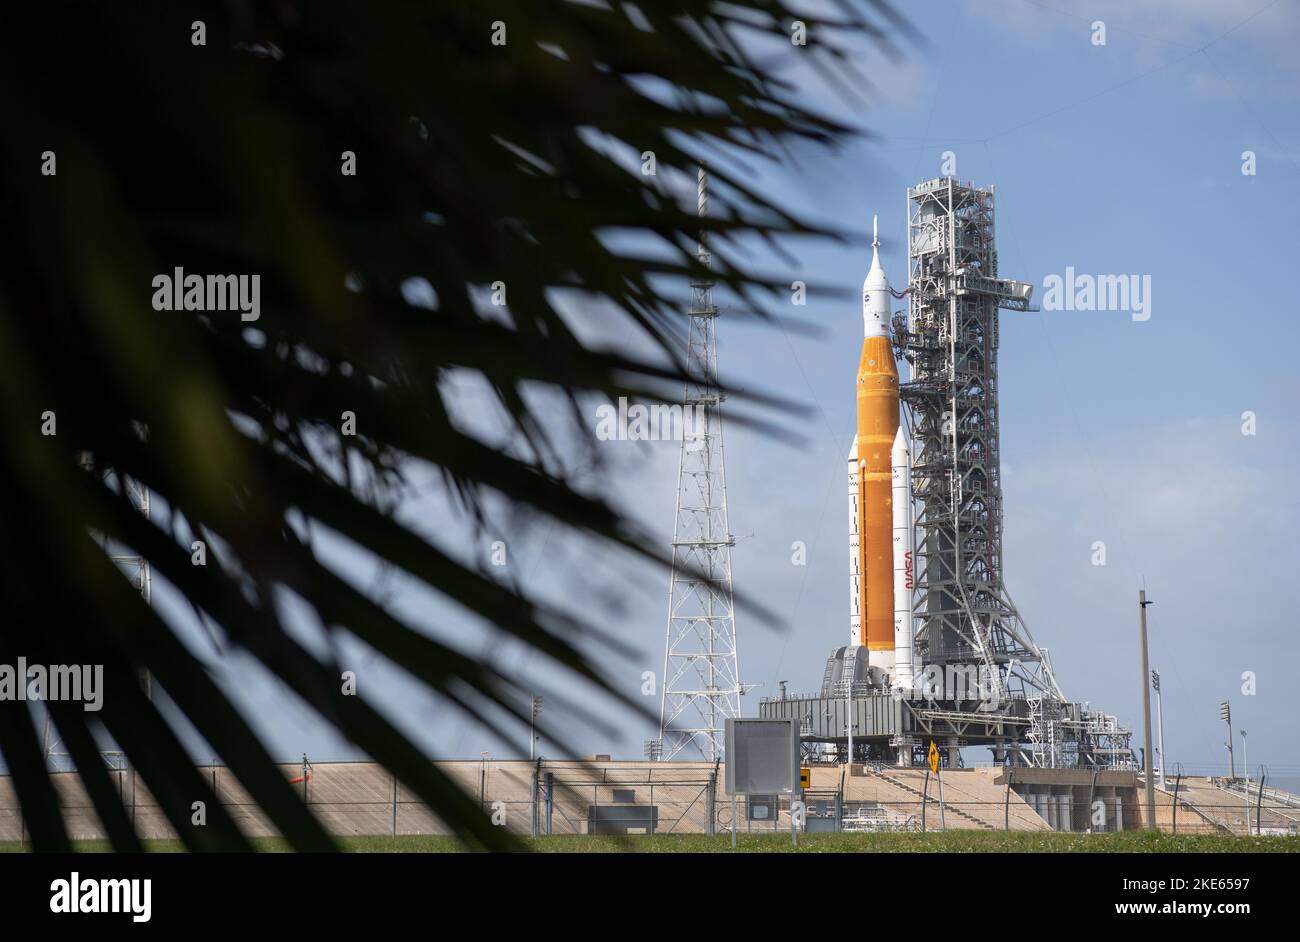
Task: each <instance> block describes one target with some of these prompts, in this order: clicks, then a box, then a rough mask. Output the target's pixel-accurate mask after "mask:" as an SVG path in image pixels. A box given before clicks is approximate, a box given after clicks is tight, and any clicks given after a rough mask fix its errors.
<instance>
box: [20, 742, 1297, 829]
mask: <svg viewBox="0 0 1300 942" xmlns="http://www.w3.org/2000/svg"><path fill="white" fill-rule="evenodd" d="M113 765H115V767H113V768H111V771H110V774H111V777H112V779H113V781H114V783H115V785H116V787H117V790H118V793H119V795H120V798H121V801H122V804H123V806H124V807H126V808H127V809H128V813H129V814H130V816H131V817H132V819H133V820H134V821H135V824H136V829H137V831H138V832H139V833H140V834H141V836H142V837H144V838H146V839H149V838H173V837H175V836H176V828H175V826H174V824H173V822H172V821H171V820H169V818H168V816H167V815H166V814H165V813H164V811H163V809H161V808H160V807H159V806H158V803H157V801H156V800H155V799H154V798H153V796H152V795H151V794H150V793H149V791H148V789H147V788H146V787H145V785H144V783H143V780H142V779H139V778H138V777H137V776H136V775H135V773H134V771H133V770H132V769H131V768H130V767H128V766H126V765H125V763H122V762H120V761H118V762H116V763H113ZM436 765H437V767H438V769H439V771H440V772H441V773H442V774H444V775H446V776H447V778H448V779H450V780H451V782H452V783H454V784H455V785H456V786H457V787H459V788H460V789H461V790H462V791H463V792H465V793H466V794H468V795H470V796H471V797H472V798H473V799H474V800H475V801H476V802H477V804H478V805H479V807H480V808H481V809H482V811H483V813H484V814H485V815H486V816H488V817H489V818H490V819H491V820H492V822H493V823H494V824H496V825H498V826H501V827H505V828H507V829H509V830H510V831H512V832H514V833H516V834H520V835H525V836H526V835H538V836H546V835H565V834H600V833H606V834H629V833H654V834H709V833H713V834H721V833H726V832H729V831H730V830H731V829H732V828H733V822H734V827H735V828H736V829H737V830H738V832H740V833H745V832H750V833H761V832H764V831H775V832H779V833H783V832H788V831H789V830H790V815H791V813H792V798H791V796H784V795H782V796H751V797H748V798H741V799H739V800H737V801H735V802H734V803H733V801H732V799H731V798H730V797H729V796H727V795H726V794H725V787H724V786H725V781H724V780H725V769H724V768H722V767H719V766H713V765H711V764H708V763H702V762H700V763H689V762H685V763H675V762H674V763H667V762H617V761H609V760H607V759H604V757H601V758H600V759H595V760H586V761H568V762H555V761H542V762H527V761H496V760H492V759H490V758H483V759H481V760H479V761H453V762H438V763H436ZM282 770H283V772H284V774H285V776H286V778H287V780H288V781H289V782H290V783H291V784H292V785H293V787H294V788H295V789H299V790H300V793H301V795H302V798H303V801H304V802H305V803H306V804H307V806H308V807H309V808H310V809H311V811H312V813H313V814H315V815H316V816H317V817H318V818H319V819H320V820H321V821H322V822H323V823H324V825H325V827H326V828H327V829H328V830H329V831H330V832H331V833H333V834H336V835H339V836H406V835H439V834H446V833H448V832H449V829H448V828H447V827H446V826H445V825H444V824H443V822H441V821H440V820H439V819H438V817H437V816H436V815H435V814H433V813H432V812H431V811H430V809H429V808H428V807H427V806H426V805H425V804H424V803H423V802H422V801H421V800H420V799H419V798H418V797H417V796H415V795H414V794H412V793H411V792H410V791H409V790H408V789H407V788H406V787H405V786H403V785H401V784H400V783H399V782H397V781H396V780H395V779H394V777H393V776H392V774H391V773H389V772H387V771H386V770H384V769H383V768H382V767H380V766H378V765H376V764H374V763H367V762H354V763H353V762H344V763H317V764H315V765H312V764H311V763H310V762H308V761H306V759H305V758H304V760H303V761H302V762H301V763H296V764H293V765H285V766H282ZM200 772H201V774H202V775H203V777H204V779H205V781H206V783H207V785H208V787H209V788H210V789H211V793H212V794H213V795H215V796H216V800H217V802H218V803H219V805H220V806H221V808H222V809H223V810H224V811H225V812H226V813H227V814H229V815H230V816H231V817H232V818H233V819H234V820H235V821H236V822H237V823H238V824H239V825H240V827H241V828H243V829H244V831H245V832H246V833H248V834H249V835H250V836H254V837H257V836H271V835H274V834H275V833H276V831H275V829H274V828H273V827H272V826H271V824H270V822H269V821H268V820H267V819H266V816H265V815H264V814H263V813H262V812H261V810H260V809H259V808H258V807H257V806H256V804H255V803H254V802H253V801H252V799H251V797H250V796H249V795H248V793H247V792H246V791H245V790H244V789H243V787H242V786H241V785H240V783H239V782H238V780H237V779H236V778H235V776H234V775H233V774H232V773H231V772H230V770H229V769H226V768H225V767H223V766H216V765H214V766H208V767H204V768H202V769H200ZM994 772H995V770H970V771H964V770H953V771H945V772H944V773H943V775H942V778H941V779H940V777H939V776H934V777H931V776H928V775H926V774H924V772H923V771H920V770H896V769H894V770H891V769H886V768H871V767H860V766H855V767H854V768H853V769H851V770H845V769H844V768H843V767H840V768H831V769H820V770H816V775H815V777H814V778H813V779H812V781H811V783H810V785H809V787H807V788H806V789H805V790H803V791H802V792H801V793H799V794H798V795H796V796H794V798H793V813H794V814H795V817H796V822H797V824H798V827H799V829H800V830H801V831H805V832H819V831H939V830H986V831H997V830H1015V831H1049V830H1058V831H1119V830H1136V829H1139V828H1142V827H1145V826H1146V823H1145V820H1144V818H1145V816H1144V813H1143V810H1144V809H1143V806H1142V802H1143V801H1144V800H1145V799H1144V796H1143V793H1142V790H1141V788H1140V786H1136V785H1134V784H1132V780H1131V779H1130V780H1129V784H1128V785H1126V786H1119V785H1113V784H1112V785H1097V784H1095V783H1085V784H1077V783H1076V784H1065V785H1062V784H1044V783H1042V782H1035V783H1020V782H1017V781H1015V779H1014V777H1012V780H1011V781H1007V780H1006V777H999V776H998V775H996V774H994ZM52 778H53V780H54V785H55V788H56V790H57V792H58V794H59V797H60V800H61V802H62V805H63V808H64V814H65V820H66V821H67V827H68V831H69V834H70V836H71V837H73V838H74V839H95V838H102V837H103V836H104V834H103V829H102V827H101V825H100V822H99V819H98V817H97V815H96V814H95V811H94V808H93V806H92V804H91V802H90V801H89V798H88V796H87V795H86V793H85V791H84V789H83V787H82V785H81V782H80V779H79V777H78V776H77V775H76V773H75V772H57V773H54V774H53V776H52ZM1175 788H1176V789H1177V792H1178V800H1177V802H1176V803H1175V800H1174V790H1175ZM1233 789H1237V791H1233ZM196 800H197V799H196ZM733 808H734V810H733ZM180 813H181V816H182V820H183V821H184V820H189V821H190V823H191V826H194V825H197V824H199V823H200V820H201V819H202V818H203V817H204V816H205V815H206V814H208V813H210V809H207V808H202V809H199V808H197V807H191V808H186V809H181V812H180ZM1156 823H1157V825H1158V826H1159V828H1160V829H1161V830H1162V831H1166V832H1169V831H1176V832H1177V833H1182V834H1214V833H1233V834H1255V833H1259V834H1265V835H1270V834H1291V835H1295V834H1298V833H1300V799H1297V798H1296V797H1295V796H1292V795H1289V794H1288V793H1284V792H1278V791H1276V790H1273V789H1265V790H1262V791H1261V790H1260V789H1259V788H1258V786H1253V787H1248V786H1246V785H1245V784H1244V783H1240V782H1223V781H1216V780H1213V779H1207V778H1195V779H1184V780H1178V781H1177V782H1173V781H1171V782H1169V783H1168V788H1167V789H1159V790H1157V792H1156ZM25 838H26V831H25V828H24V826H23V824H22V819H21V815H20V813H19V808H18V803H17V800H16V796H15V795H14V792H13V788H12V783H11V781H10V780H9V779H8V778H7V777H0V841H20V840H24V839H25Z"/></svg>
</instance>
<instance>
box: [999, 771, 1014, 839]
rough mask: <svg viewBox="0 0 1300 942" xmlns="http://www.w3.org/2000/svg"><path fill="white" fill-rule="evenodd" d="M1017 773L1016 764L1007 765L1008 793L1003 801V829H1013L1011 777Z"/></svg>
mask: <svg viewBox="0 0 1300 942" xmlns="http://www.w3.org/2000/svg"><path fill="white" fill-rule="evenodd" d="M1015 774H1016V772H1015V766H1012V765H1009V766H1007V794H1006V797H1005V798H1004V799H1003V801H1002V830H1004V831H1010V830H1011V779H1012V776H1014V775H1015Z"/></svg>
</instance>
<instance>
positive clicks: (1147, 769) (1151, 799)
mask: <svg viewBox="0 0 1300 942" xmlns="http://www.w3.org/2000/svg"><path fill="white" fill-rule="evenodd" d="M1154 604H1155V603H1154V602H1148V601H1147V590H1146V589H1139V590H1138V612H1139V614H1140V616H1141V617H1140V621H1141V625H1142V728H1143V731H1144V733H1145V736H1146V740H1145V741H1146V748H1145V749H1143V750H1142V765H1143V773H1144V775H1145V776H1146V798H1147V828H1149V829H1152V830H1154V829H1155V826H1156V783H1155V781H1154V780H1153V777H1152V773H1151V694H1150V693H1148V692H1147V677H1148V675H1149V674H1150V671H1151V668H1150V667H1148V666H1147V606H1148V605H1154ZM1163 764H1164V756H1161V765H1163Z"/></svg>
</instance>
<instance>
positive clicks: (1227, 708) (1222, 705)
mask: <svg viewBox="0 0 1300 942" xmlns="http://www.w3.org/2000/svg"><path fill="white" fill-rule="evenodd" d="M1219 719H1221V720H1223V722H1225V723H1227V724H1228V743H1227V746H1228V781H1232V780H1233V779H1235V778H1236V777H1237V767H1236V765H1234V764H1233V761H1232V704H1230V703H1229V702H1228V701H1227V700H1220V701H1219Z"/></svg>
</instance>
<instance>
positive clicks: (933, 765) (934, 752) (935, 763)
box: [929, 739, 939, 775]
mask: <svg viewBox="0 0 1300 942" xmlns="http://www.w3.org/2000/svg"><path fill="white" fill-rule="evenodd" d="M929 759H930V771H931V772H934V773H935V774H936V775H937V774H938V773H939V750H938V749H936V748H935V745H934V740H933V739H931V740H930V755H929Z"/></svg>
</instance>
